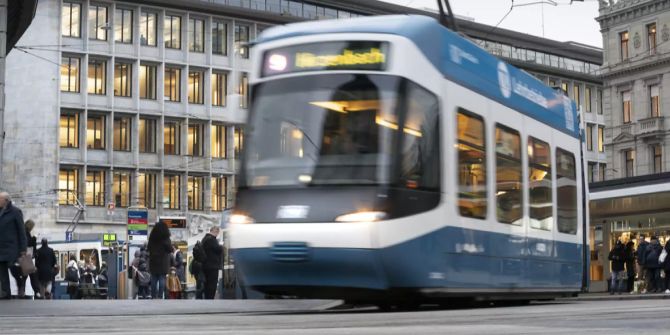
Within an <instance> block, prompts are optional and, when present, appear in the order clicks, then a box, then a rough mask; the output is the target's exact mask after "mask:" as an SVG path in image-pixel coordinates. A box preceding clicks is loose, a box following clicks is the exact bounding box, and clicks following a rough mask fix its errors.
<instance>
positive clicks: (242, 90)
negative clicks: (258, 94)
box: [237, 73, 249, 109]
mask: <svg viewBox="0 0 670 335" xmlns="http://www.w3.org/2000/svg"><path fill="white" fill-rule="evenodd" d="M237 92H238V94H239V95H240V108H244V109H246V108H247V107H248V106H249V76H248V75H247V74H246V73H240V83H239V86H238V89H237Z"/></svg>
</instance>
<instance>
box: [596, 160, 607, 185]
mask: <svg viewBox="0 0 670 335" xmlns="http://www.w3.org/2000/svg"><path fill="white" fill-rule="evenodd" d="M605 170H607V164H603V163H600V166H599V167H598V181H605Z"/></svg>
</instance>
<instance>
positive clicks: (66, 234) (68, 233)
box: [65, 231, 72, 242]
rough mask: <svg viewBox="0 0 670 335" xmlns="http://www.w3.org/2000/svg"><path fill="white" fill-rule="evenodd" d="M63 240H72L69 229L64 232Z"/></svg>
mask: <svg viewBox="0 0 670 335" xmlns="http://www.w3.org/2000/svg"><path fill="white" fill-rule="evenodd" d="M65 240H66V241H68V242H70V241H72V232H71V231H66V232H65Z"/></svg>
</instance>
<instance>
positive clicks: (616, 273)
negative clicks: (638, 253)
mask: <svg viewBox="0 0 670 335" xmlns="http://www.w3.org/2000/svg"><path fill="white" fill-rule="evenodd" d="M607 258H608V259H609V260H610V261H612V281H611V285H610V294H614V293H619V294H621V292H623V290H624V285H625V284H624V276H625V275H626V271H625V268H624V264H625V262H626V255H625V253H624V247H623V244H622V243H621V241H620V240H617V241H616V244H615V245H614V248H612V250H611V251H610V254H609V256H608V257H607Z"/></svg>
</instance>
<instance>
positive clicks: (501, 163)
mask: <svg viewBox="0 0 670 335" xmlns="http://www.w3.org/2000/svg"><path fill="white" fill-rule="evenodd" d="M522 199H523V193H522V191H521V138H520V137H519V132H518V131H516V130H513V129H510V128H507V127H505V126H502V125H497V126H496V213H497V217H498V221H499V222H502V223H511V224H521V218H522V217H523V206H522V203H523V202H522V201H521V200H522Z"/></svg>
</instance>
